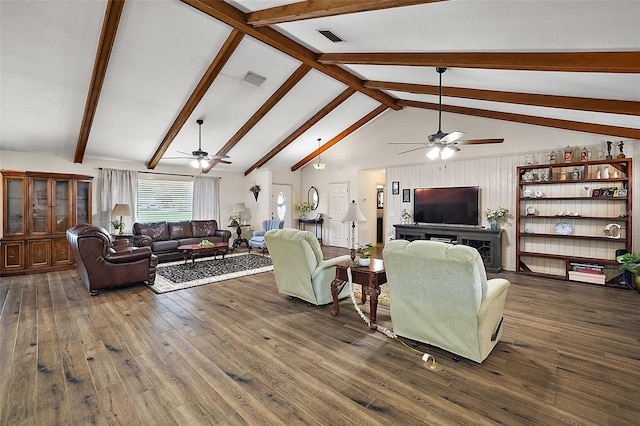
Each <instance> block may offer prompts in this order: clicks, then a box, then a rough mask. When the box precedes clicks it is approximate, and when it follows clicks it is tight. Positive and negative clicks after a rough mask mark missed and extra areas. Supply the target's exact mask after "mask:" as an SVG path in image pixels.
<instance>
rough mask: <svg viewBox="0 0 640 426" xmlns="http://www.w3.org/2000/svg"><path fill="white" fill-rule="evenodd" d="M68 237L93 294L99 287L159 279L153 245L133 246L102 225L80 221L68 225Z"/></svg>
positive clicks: (79, 268)
mask: <svg viewBox="0 0 640 426" xmlns="http://www.w3.org/2000/svg"><path fill="white" fill-rule="evenodd" d="M67 240H68V241H69V245H70V246H71V250H72V251H73V257H74V259H75V261H76V270H77V271H78V276H79V277H80V279H81V280H82V282H83V283H84V285H85V286H86V287H87V289H88V290H89V293H90V294H91V295H92V296H95V295H96V294H98V291H99V290H100V289H104V288H113V287H120V286H124V285H128V284H134V283H138V282H143V281H146V282H147V283H148V284H149V285H153V283H154V281H155V279H156V266H157V265H158V257H157V256H156V255H154V254H152V253H151V248H150V247H130V246H129V244H128V242H127V241H123V240H117V241H116V243H115V244H114V243H113V242H112V241H111V235H109V233H108V232H107V231H106V230H105V229H104V228H101V227H99V226H95V225H90V224H86V223H85V224H81V225H77V226H74V227H73V228H70V229H67Z"/></svg>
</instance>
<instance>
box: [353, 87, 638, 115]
mask: <svg viewBox="0 0 640 426" xmlns="http://www.w3.org/2000/svg"><path fill="white" fill-rule="evenodd" d="M365 86H366V87H369V88H372V89H378V90H393V91H398V92H409V93H417V94H421V95H436V96H437V95H438V89H439V88H438V86H433V85H428V84H412V83H395V82H388V81H367V82H366V83H365ZM442 96H448V97H452V98H462V99H476V100H480V101H491V102H504V103H511V104H519V105H531V106H539V107H548V108H562V109H573V110H578V111H593V112H603V113H607V114H625V115H639V114H640V102H636V101H619V100H614V99H594V98H578V97H573V96H556V95H540V94H534V93H519V92H503V91H496V90H483V89H469V88H463V87H443V88H442Z"/></svg>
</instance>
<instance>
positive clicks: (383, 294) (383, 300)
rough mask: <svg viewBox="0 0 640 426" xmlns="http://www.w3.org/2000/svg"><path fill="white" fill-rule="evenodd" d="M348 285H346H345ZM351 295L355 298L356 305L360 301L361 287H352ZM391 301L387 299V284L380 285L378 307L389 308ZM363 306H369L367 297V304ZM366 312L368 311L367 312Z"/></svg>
mask: <svg viewBox="0 0 640 426" xmlns="http://www.w3.org/2000/svg"><path fill="white" fill-rule="evenodd" d="M347 285H348V284H347ZM353 294H354V295H355V296H356V300H357V301H358V304H360V301H361V300H362V286H361V285H358V284H354V285H353ZM390 300H391V299H389V284H382V285H381V286H380V295H379V296H378V306H380V305H382V306H389V304H390V303H391V302H390ZM365 305H367V306H368V305H369V298H368V297H367V303H365ZM367 312H368V311H367Z"/></svg>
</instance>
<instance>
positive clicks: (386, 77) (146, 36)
mask: <svg viewBox="0 0 640 426" xmlns="http://www.w3.org/2000/svg"><path fill="white" fill-rule="evenodd" d="M0 24H1V29H0V47H1V51H0V71H1V75H0V95H1V104H0V108H1V109H0V124H1V129H0V148H1V149H3V150H13V151H25V152H43V153H50V154H56V155H62V156H66V157H68V158H70V159H73V161H75V162H76V163H81V162H83V161H84V160H85V158H87V157H91V158H103V159H112V160H126V161H135V162H141V163H144V164H146V165H147V167H148V168H151V169H152V168H155V167H156V166H157V165H158V164H167V165H173V164H176V165H185V164H188V162H189V160H188V159H186V158H185V159H169V157H182V156H183V154H182V153H184V152H186V153H190V152H191V151H193V150H195V149H197V148H198V142H199V134H198V130H199V129H198V125H197V124H196V120H197V119H200V118H201V119H203V120H204V124H203V125H202V129H201V130H202V138H201V141H202V149H203V150H204V151H207V152H209V154H218V155H228V156H229V157H230V158H229V160H230V161H231V162H232V164H216V165H214V166H213V167H215V168H216V169H220V170H230V171H239V172H244V173H245V174H248V173H250V172H251V171H252V170H255V169H256V168H259V167H262V166H265V165H266V166H273V167H287V168H290V169H291V170H297V169H299V168H300V167H303V166H304V165H305V164H308V163H309V162H310V161H312V160H313V159H315V158H316V156H317V155H318V154H319V153H321V152H324V151H325V150H327V149H329V148H331V147H332V146H334V145H335V144H337V143H348V136H349V135H350V134H352V133H353V132H354V131H356V130H358V129H359V128H361V127H363V126H366V125H367V124H369V123H370V122H371V121H372V120H375V119H376V118H377V117H379V116H380V115H382V114H393V113H394V111H398V110H401V109H403V108H424V109H431V110H434V109H435V110H437V109H438V96H437V95H438V74H437V73H436V71H435V68H436V67H446V68H447V71H446V72H445V73H444V75H443V93H442V94H443V107H442V110H443V111H444V112H447V113H455V114H465V115H471V116H477V117H484V118H489V119H497V120H506V121H512V122H516V123H525V124H533V125H537V126H547V127H553V128H560V129H568V130H575V131H582V132H588V133H595V134H602V135H609V136H616V137H619V138H623V139H640V117H639V116H640V1H526V0H518V1H482V0H477V1H464V0H450V1H433V0H431V1H427V0H423V1H418V0H395V1H393V0H340V1H329V0H315V1H307V2H300V3H291V2H290V1H286V0H284V1H279V0H271V1H260V0H235V1H231V0H228V1H216V0H182V1H178V0H171V1H141V0H126V1H116V0H112V1H60V0H52V1H28V0H27V1H22V0H21V1H8V0H1V1H0ZM325 31H330V32H331V33H332V34H334V35H335V36H338V37H339V38H340V39H342V40H343V41H339V42H333V41H331V40H329V39H328V38H327V37H326V36H325V35H323V34H322V33H321V32H325ZM248 73H251V74H255V75H257V76H261V77H264V78H265V80H264V81H263V82H262V83H261V84H260V85H254V84H252V83H250V82H247V81H246V80H247V78H246V76H247V74H248ZM437 125H438V123H437V122H433V123H423V127H424V133H423V134H420V135H416V141H423V140H425V139H426V136H427V135H428V134H431V133H435V131H436V130H437ZM446 127H447V124H446V122H444V123H443V130H445V131H447V129H446ZM448 130H454V129H448ZM465 130H467V134H466V137H468V138H472V139H478V138H490V137H495V136H496V135H489V134H477V133H474V132H473V129H465ZM318 139H321V142H320V145H321V146H320V147H319V144H318ZM384 142H391V141H384ZM504 143H505V144H509V143H513V144H515V143H518V141H512V140H506V141H505V142H504ZM207 169H209V168H208V167H207Z"/></svg>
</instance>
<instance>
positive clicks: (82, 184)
mask: <svg viewBox="0 0 640 426" xmlns="http://www.w3.org/2000/svg"><path fill="white" fill-rule="evenodd" d="M92 179H93V178H92V177H91V176H85V175H72V174H60V173H44V172H22V171H6V170H4V171H2V188H3V191H2V195H3V199H2V200H3V203H2V205H3V209H2V213H3V214H2V226H3V227H2V230H3V232H2V240H0V255H1V260H0V275H13V274H26V273H36V272H47V271H52V270H59V269H65V268H69V267H71V266H72V265H73V258H72V255H71V251H70V250H69V245H68V243H67V237H66V231H67V229H68V228H71V227H72V226H74V225H76V224H78V223H90V222H91V184H92Z"/></svg>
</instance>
